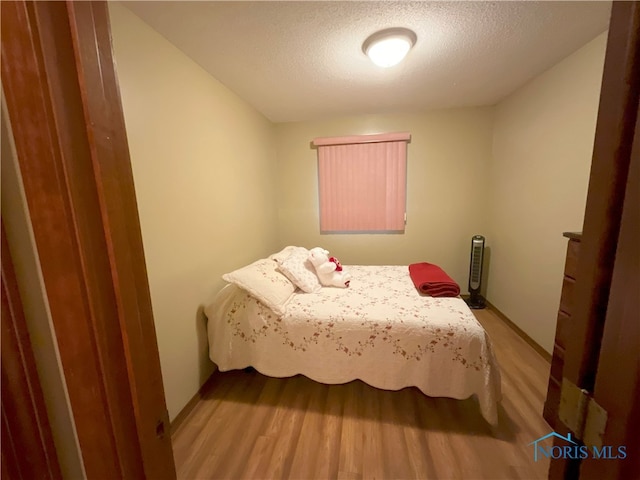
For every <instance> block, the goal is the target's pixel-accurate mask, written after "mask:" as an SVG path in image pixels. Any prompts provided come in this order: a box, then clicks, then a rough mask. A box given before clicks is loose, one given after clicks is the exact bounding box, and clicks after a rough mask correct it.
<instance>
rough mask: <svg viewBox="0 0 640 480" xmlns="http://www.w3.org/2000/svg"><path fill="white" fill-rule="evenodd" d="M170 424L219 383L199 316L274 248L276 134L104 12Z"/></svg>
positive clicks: (122, 15)
mask: <svg viewBox="0 0 640 480" xmlns="http://www.w3.org/2000/svg"><path fill="white" fill-rule="evenodd" d="M109 11H110V16H111V22H112V25H111V26H112V33H113V42H114V49H115V58H116V64H117V69H118V76H119V81H120V89H121V94H122V102H123V108H124V114H125V120H126V127H127V135H128V138H129V148H130V152H131V162H132V166H133V175H134V181H135V187H136V195H137V200H138V208H139V211H140V224H141V228H142V237H143V242H144V249H145V256H146V262H147V270H148V275H149V286H150V289H151V298H152V304H153V311H154V317H155V325H156V332H157V338H158V348H159V351H160V360H161V366H162V373H163V379H164V388H165V394H166V398H167V405H168V409H169V415H170V417H171V418H172V419H173V418H174V417H175V416H176V414H177V413H178V412H179V411H180V410H181V409H182V408H183V407H184V406H185V404H186V403H187V402H188V401H189V400H190V399H191V397H192V396H193V395H194V394H195V393H196V391H197V390H198V388H199V386H200V385H201V384H202V382H203V381H204V380H205V379H206V378H207V377H208V375H209V374H210V373H211V371H212V364H211V363H210V362H209V361H208V357H207V342H206V334H205V323H204V322H205V320H204V316H203V314H202V311H201V308H200V307H201V306H203V305H206V304H207V303H208V302H209V301H210V300H211V296H212V295H213V294H214V293H215V292H216V291H217V290H219V288H220V287H221V286H222V284H223V282H222V280H221V278H220V276H221V275H222V274H223V273H225V272H227V271H229V270H232V269H234V268H237V267H239V266H241V265H244V264H247V263H249V262H250V261H253V260H255V259H256V258H259V257H261V256H265V255H268V254H269V253H271V252H272V251H274V249H275V248H276V246H277V233H276V232H277V225H276V209H275V201H276V200H275V194H274V191H275V190H274V185H275V184H274V182H275V171H274V168H273V165H274V164H275V145H274V127H273V125H272V124H271V123H270V122H268V121H267V120H266V119H265V118H264V117H263V116H262V115H260V114H259V113H257V112H256V111H255V110H253V109H252V108H251V107H249V106H248V105H247V104H246V103H245V102H244V101H242V100H241V99H239V98H238V97H237V96H235V95H234V94H233V93H231V92H230V91H229V90H228V89H227V88H225V87H224V86H223V85H222V84H220V83H219V82H218V81H217V80H215V79H214V78H212V77H211V76H210V75H208V74H207V73H206V72H205V71H204V70H202V69H201V68H200V67H199V66H198V65H197V64H196V63H194V62H193V61H192V60H190V59H189V58H188V57H186V56H185V55H184V54H183V53H181V52H180V51H179V50H178V49H176V48H175V47H174V46H173V45H171V44H170V43H169V42H168V41H166V40H165V39H164V38H163V37H162V36H160V35H159V34H158V33H157V32H156V31H154V30H152V29H151V28H150V27H149V26H148V25H147V24H145V23H143V22H142V21H141V20H140V19H139V18H138V17H136V16H135V15H134V14H133V13H131V11H129V10H128V9H126V8H125V7H124V6H122V5H119V4H113V3H110V4H109Z"/></svg>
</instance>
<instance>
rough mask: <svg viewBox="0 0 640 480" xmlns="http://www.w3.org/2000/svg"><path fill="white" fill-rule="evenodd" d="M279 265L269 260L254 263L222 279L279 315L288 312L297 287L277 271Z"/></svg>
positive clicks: (226, 274) (227, 274)
mask: <svg viewBox="0 0 640 480" xmlns="http://www.w3.org/2000/svg"><path fill="white" fill-rule="evenodd" d="M277 266H278V264H277V263H276V262H274V261H273V260H269V259H268V258H263V259H260V260H257V261H255V262H253V263H252V264H250V265H247V266H246V267H242V268H239V269H238V270H234V271H233V272H230V273H225V274H224V275H223V276H222V279H223V280H224V281H225V282H229V283H233V284H235V285H237V286H239V287H240V288H242V289H244V290H246V291H247V292H249V293H250V294H251V295H252V296H253V297H255V298H256V299H258V300H259V301H260V302H262V303H263V304H264V305H266V306H267V307H269V308H270V309H271V310H273V311H274V312H275V313H277V314H278V315H283V314H284V313H285V311H286V309H285V305H286V304H287V302H288V301H289V299H290V298H291V295H293V292H294V291H295V290H296V286H295V285H294V284H293V283H291V281H290V280H289V279H288V278H287V277H285V276H284V275H283V274H282V273H280V272H279V271H278V270H276V268H277Z"/></svg>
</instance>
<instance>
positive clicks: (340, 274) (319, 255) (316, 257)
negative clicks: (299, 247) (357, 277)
mask: <svg viewBox="0 0 640 480" xmlns="http://www.w3.org/2000/svg"><path fill="white" fill-rule="evenodd" d="M309 261H310V262H311V263H312V264H313V266H314V267H315V269H316V274H317V275H318V279H319V280H320V283H321V284H322V285H324V286H325V287H340V288H347V287H348V286H349V282H350V281H351V275H349V274H348V273H347V272H345V271H344V270H343V269H342V265H340V262H339V261H338V260H337V259H336V258H333V257H331V258H329V252H328V251H327V250H325V249H324V248H320V247H314V248H312V249H311V250H309Z"/></svg>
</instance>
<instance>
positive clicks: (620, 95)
mask: <svg viewBox="0 0 640 480" xmlns="http://www.w3.org/2000/svg"><path fill="white" fill-rule="evenodd" d="M639 96H640V3H638V2H613V7H612V13H611V21H610V25H609V35H608V40H607V50H606V56H605V64H604V71H603V78H602V88H601V92H600V103H599V108H598V119H597V125H596V134H595V141H594V148H593V158H592V163H591V172H590V177H589V189H588V193H587V203H586V208H585V217H584V225H583V232H582V242H581V248H580V256H579V259H578V271H577V276H576V285H575V290H574V298H573V305H574V312H573V315H572V319H571V323H570V325H569V334H568V337H569V338H570V339H571V341H570V342H568V343H567V348H566V351H565V360H564V368H563V375H562V376H563V382H564V381H565V379H566V380H568V381H570V382H571V383H573V384H574V385H576V386H578V387H579V388H580V389H584V390H586V391H588V392H594V386H595V382H596V374H597V371H598V365H599V363H600V361H601V360H602V358H601V356H600V355H601V352H600V343H601V341H602V338H603V331H604V330H605V319H606V316H607V312H608V308H609V302H610V300H611V297H610V295H611V282H612V278H613V274H614V266H615V258H616V254H617V251H618V248H619V235H620V228H621V218H622V212H623V207H624V202H625V193H626V188H627V182H628V174H629V165H630V163H631V154H632V147H633V141H634V132H635V129H636V122H637V120H638V119H637V115H638V99H639ZM636 148H637V147H636ZM603 353H604V354H605V355H608V354H610V353H611V352H610V351H607V352H603ZM629 388H633V385H630V386H629ZM627 392H628V390H627ZM556 431H557V432H558V433H560V434H561V435H563V436H566V434H567V433H569V432H571V430H570V429H569V428H568V427H567V426H566V425H564V424H563V423H562V422H561V421H560V420H559V419H558V421H557V422H556ZM573 433H575V432H573ZM605 440H606V439H605ZM554 444H555V445H558V446H562V445H564V443H563V442H562V441H561V440H558V439H557V438H556V439H555V441H554ZM609 462H611V460H609ZM579 469H580V459H573V460H568V459H563V458H559V459H553V460H552V461H551V465H550V470H549V476H550V478H553V479H561V478H562V479H564V478H578V477H579V476H580V470H579Z"/></svg>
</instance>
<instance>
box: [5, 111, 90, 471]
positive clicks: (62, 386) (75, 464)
mask: <svg viewBox="0 0 640 480" xmlns="http://www.w3.org/2000/svg"><path fill="white" fill-rule="evenodd" d="M0 125H1V130H2V136H1V139H0V145H1V146H2V153H1V155H0V158H1V160H2V174H1V177H2V223H3V224H4V227H5V231H6V234H7V243H8V244H9V250H10V253H11V259H12V261H13V264H14V269H15V272H16V281H17V283H18V290H19V292H20V299H21V300H22V306H23V310H24V316H25V322H26V326H27V330H28V331H29V340H30V341H31V347H32V348H33V356H34V358H35V363H36V370H37V371H38V378H39V379H40V386H41V387H42V393H43V395H44V401H45V407H46V409H47V416H48V420H49V424H50V425H51V433H52V436H53V442H54V445H55V448H56V452H57V454H58V460H59V463H60V470H61V473H62V476H63V477H64V478H69V479H82V478H85V476H86V475H85V472H84V466H83V463H82V458H81V453H80V446H79V444H78V437H77V434H76V429H75V423H74V421H73V414H72V412H71V404H70V402H69V395H68V393H67V387H66V383H65V378H64V372H63V370H62V364H61V361H60V355H59V352H58V344H57V340H56V334H55V331H54V328H53V323H52V320H51V314H50V312H49V302H48V301H47V294H46V291H45V288H44V280H43V279H42V272H41V270H40V261H39V259H38V253H37V250H36V244H35V239H34V237H33V230H32V228H31V220H30V218H29V212H28V209H27V200H26V197H25V194H24V189H23V186H22V176H21V173H20V168H19V166H18V162H17V158H16V155H15V150H14V145H13V135H12V133H11V130H10V129H11V127H10V125H9V121H8V116H7V114H6V107H5V104H4V101H3V102H2V119H1V121H0Z"/></svg>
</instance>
